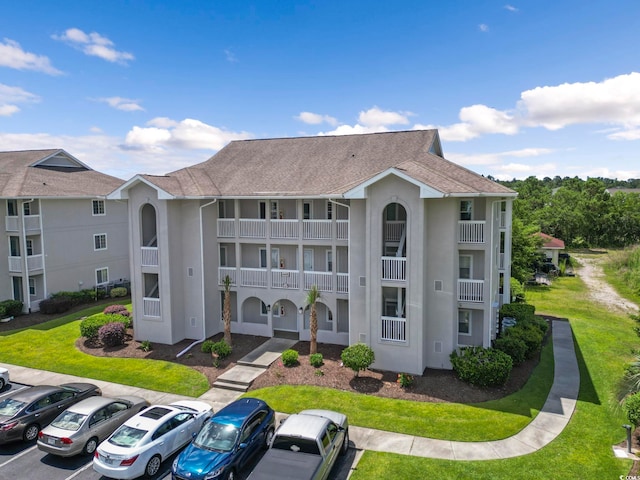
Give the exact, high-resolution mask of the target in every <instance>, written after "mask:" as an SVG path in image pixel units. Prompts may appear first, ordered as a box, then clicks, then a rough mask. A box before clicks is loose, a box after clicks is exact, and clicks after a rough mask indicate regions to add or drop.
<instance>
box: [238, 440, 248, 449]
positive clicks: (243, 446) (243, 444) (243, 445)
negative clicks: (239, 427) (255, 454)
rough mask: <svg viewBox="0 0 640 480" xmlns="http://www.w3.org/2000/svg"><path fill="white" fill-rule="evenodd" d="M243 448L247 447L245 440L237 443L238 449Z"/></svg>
mask: <svg viewBox="0 0 640 480" xmlns="http://www.w3.org/2000/svg"><path fill="white" fill-rule="evenodd" d="M244 448H247V444H246V443H245V442H242V443H241V444H240V445H238V450H242V449H244Z"/></svg>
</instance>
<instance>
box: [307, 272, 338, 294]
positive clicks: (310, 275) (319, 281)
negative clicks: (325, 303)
mask: <svg viewBox="0 0 640 480" xmlns="http://www.w3.org/2000/svg"><path fill="white" fill-rule="evenodd" d="M313 285H317V287H318V290H320V291H321V292H332V291H333V273H331V272H304V289H305V290H309V289H311V287H312V286H313Z"/></svg>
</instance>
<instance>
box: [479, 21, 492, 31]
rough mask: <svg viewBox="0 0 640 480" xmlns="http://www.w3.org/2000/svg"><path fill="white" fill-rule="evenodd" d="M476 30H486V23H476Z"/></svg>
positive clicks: (487, 26)
mask: <svg viewBox="0 0 640 480" xmlns="http://www.w3.org/2000/svg"><path fill="white" fill-rule="evenodd" d="M478 30H480V31H481V32H488V31H489V25H487V24H486V23H481V24H480V25H478Z"/></svg>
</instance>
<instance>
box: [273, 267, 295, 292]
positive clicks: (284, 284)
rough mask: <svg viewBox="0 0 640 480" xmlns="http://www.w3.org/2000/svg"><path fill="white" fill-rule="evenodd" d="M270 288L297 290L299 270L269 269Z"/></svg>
mask: <svg viewBox="0 0 640 480" xmlns="http://www.w3.org/2000/svg"><path fill="white" fill-rule="evenodd" d="M271 288H285V289H290V290H297V289H298V288H300V272H298V271H297V270H271Z"/></svg>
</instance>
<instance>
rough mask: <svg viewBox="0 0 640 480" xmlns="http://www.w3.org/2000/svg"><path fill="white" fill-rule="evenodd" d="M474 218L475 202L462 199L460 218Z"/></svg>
mask: <svg viewBox="0 0 640 480" xmlns="http://www.w3.org/2000/svg"><path fill="white" fill-rule="evenodd" d="M472 218H473V202H472V201H471V200H462V201H460V220H471V219H472Z"/></svg>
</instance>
